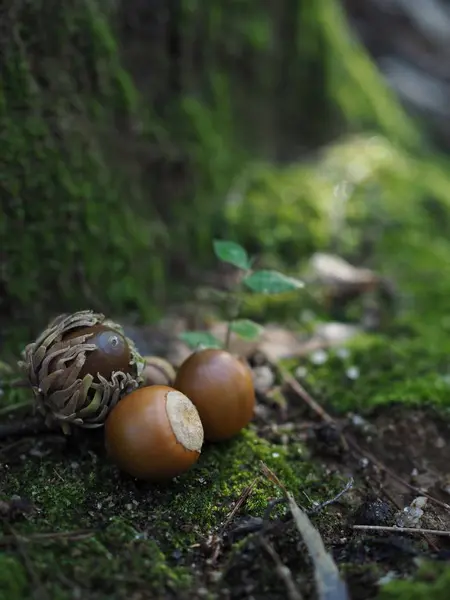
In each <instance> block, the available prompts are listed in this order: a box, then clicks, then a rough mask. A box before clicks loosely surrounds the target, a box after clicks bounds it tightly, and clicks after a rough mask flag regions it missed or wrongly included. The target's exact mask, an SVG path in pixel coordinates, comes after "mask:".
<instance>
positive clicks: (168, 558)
mask: <svg viewBox="0 0 450 600" xmlns="http://www.w3.org/2000/svg"><path fill="white" fill-rule="evenodd" d="M96 439H97V438H96V436H94V438H93V439H92V441H95V440H96ZM92 447H93V446H92V444H89V445H88V446H87V447H86V448H85V449H84V450H83V448H82V447H81V448H80V447H78V446H75V447H73V448H72V449H70V448H69V449H68V450H67V451H66V452H65V453H64V455H63V456H54V455H52V454H49V455H46V456H45V458H42V459H31V458H27V459H26V460H25V461H23V462H22V463H21V464H18V465H14V466H12V467H11V468H10V469H8V471H7V473H6V476H5V479H4V482H3V486H2V491H3V494H4V497H5V498H7V497H9V496H11V495H13V494H18V495H21V496H23V497H27V498H30V499H31V500H32V501H33V503H34V504H35V506H36V509H37V512H36V513H34V514H33V515H31V516H30V517H29V518H28V519H27V521H24V522H20V523H17V524H16V525H15V528H16V531H17V532H18V533H19V534H21V535H23V536H25V537H26V536H30V537H31V541H30V542H29V543H27V552H28V553H29V559H30V560H31V561H32V564H33V568H34V569H35V570H36V573H37V576H38V577H39V578H40V580H41V581H42V582H46V584H47V585H48V586H49V589H50V590H51V591H52V593H54V594H55V597H60V598H69V597H70V596H69V593H68V591H67V589H66V588H67V585H68V582H72V583H73V584H74V585H76V586H80V587H81V589H82V590H83V589H88V588H89V589H92V588H93V587H98V588H100V589H101V590H102V594H104V595H103V596H101V597H106V596H107V594H111V596H108V597H111V598H121V597H124V595H126V594H128V593H131V592H130V590H132V589H133V590H135V589H136V587H137V588H139V587H140V586H142V587H146V588H147V587H148V588H149V589H152V590H159V593H161V591H160V590H161V589H172V590H177V589H178V590H181V589H187V588H188V587H189V585H190V582H191V578H192V573H190V570H189V569H188V568H187V566H186V563H189V558H188V557H189V555H190V553H191V551H192V550H191V548H192V547H195V546H196V545H197V544H199V543H200V542H202V540H204V539H206V537H207V536H208V535H210V534H211V533H214V532H216V531H217V530H218V527H219V526H220V524H221V523H223V521H224V519H225V517H226V516H227V515H228V514H229V512H230V511H231V510H232V508H233V506H234V503H235V502H236V501H237V500H238V499H239V497H240V495H241V494H242V492H243V491H244V490H245V488H246V487H247V486H249V485H251V484H253V485H254V488H253V490H252V493H251V494H250V496H249V498H248V500H247V502H246V504H245V506H244V507H243V508H242V509H241V514H249V515H252V516H261V515H262V514H263V512H264V510H265V508H266V507H267V504H268V502H269V499H270V498H273V497H277V496H278V495H279V491H278V490H277V489H276V488H275V487H274V486H273V484H271V483H270V482H268V481H267V479H265V478H264V477H262V476H261V471H260V464H261V461H264V462H265V463H266V464H267V465H268V466H269V467H270V468H271V469H273V470H274V471H275V473H277V475H278V476H279V477H280V479H281V480H282V481H283V482H284V484H285V485H286V486H287V487H288V488H289V489H291V490H293V491H294V493H295V494H296V495H297V496H298V497H299V501H300V502H302V503H305V504H306V505H307V504H308V501H307V500H306V498H312V499H313V500H319V501H320V500H322V499H324V498H328V497H329V496H330V494H332V493H333V491H334V490H335V489H337V488H338V487H339V486H340V485H342V484H341V483H340V482H339V480H338V478H336V479H332V480H331V481H330V480H329V479H328V480H327V481H325V478H324V477H323V476H322V475H321V471H320V468H318V467H314V466H313V465H311V464H310V463H309V462H308V460H307V454H306V452H305V450H304V448H303V447H302V446H295V445H293V446H290V447H289V448H288V449H286V448H284V447H281V446H277V445H273V444H270V443H268V442H266V441H264V440H262V439H260V438H258V437H257V436H256V435H255V434H254V433H253V432H252V431H244V432H243V433H242V434H241V435H239V436H238V437H237V438H236V439H234V440H232V441H229V442H226V443H223V444H217V445H211V446H207V447H205V449H204V452H203V453H202V456H201V458H200V461H199V463H198V464H197V465H196V466H195V467H194V468H193V469H192V470H191V471H190V472H188V473H187V474H186V475H184V476H182V477H179V478H178V479H177V480H175V481H173V482H170V483H168V484H167V485H150V484H139V485H138V486H136V485H135V484H134V483H133V482H132V481H131V480H130V479H128V478H126V477H122V476H119V474H118V472H117V470H116V469H115V467H113V466H112V465H111V464H110V463H109V462H108V461H107V459H106V458H105V456H104V454H103V452H102V450H101V448H100V447H99V451H98V452H97V453H94V452H93V451H92V450H91V449H89V448H92ZM94 447H95V443H94ZM255 479H256V481H255ZM304 494H306V496H305V495H304ZM80 529H81V530H85V529H88V530H92V532H93V533H92V537H89V538H88V539H83V536H82V535H81V536H80V539H77V534H76V532H77V531H79V530H80ZM71 531H72V532H74V539H72V540H70V539H69V540H66V539H64V537H58V534H60V533H61V532H71ZM48 532H53V533H54V534H55V536H54V539H49V540H38V539H37V540H36V541H33V536H35V535H36V534H39V533H48ZM174 557H176V558H174ZM55 564H57V565H58V574H57V575H56V574H55V566H54V565H55Z"/></svg>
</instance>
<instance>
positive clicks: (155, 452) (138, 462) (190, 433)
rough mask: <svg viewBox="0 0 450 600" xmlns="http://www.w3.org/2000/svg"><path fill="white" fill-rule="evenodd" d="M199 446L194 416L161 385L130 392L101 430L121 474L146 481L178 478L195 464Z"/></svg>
mask: <svg viewBox="0 0 450 600" xmlns="http://www.w3.org/2000/svg"><path fill="white" fill-rule="evenodd" d="M202 444H203V427H202V423H201V421H200V417H199V415H198V411H197V409H196V408H195V406H194V405H193V404H192V402H191V401H190V400H189V398H187V397H186V396H185V395H184V394H182V393H181V392H179V391H177V390H175V389H173V388H171V387H169V386H166V385H151V386H149V387H142V388H139V389H138V390H135V391H134V392H132V393H131V394H129V395H128V396H126V397H125V398H123V399H122V400H121V401H120V402H119V404H118V405H117V406H116V407H114V409H113V410H112V411H111V413H110V414H109V415H108V418H107V420H106V424H105V445H106V450H107V452H108V454H109V456H110V457H111V458H112V460H113V461H114V462H115V463H116V464H117V465H118V466H119V467H120V469H121V470H122V471H125V472H126V473H129V474H130V475H132V476H133V477H137V478H139V479H146V480H148V481H161V480H164V479H171V478H172V477H176V476H177V475H181V474H182V473H184V472H185V471H187V470H188V469H189V468H190V467H191V466H192V465H193V464H195V463H196V462H197V460H198V458H199V456H200V452H201V449H202Z"/></svg>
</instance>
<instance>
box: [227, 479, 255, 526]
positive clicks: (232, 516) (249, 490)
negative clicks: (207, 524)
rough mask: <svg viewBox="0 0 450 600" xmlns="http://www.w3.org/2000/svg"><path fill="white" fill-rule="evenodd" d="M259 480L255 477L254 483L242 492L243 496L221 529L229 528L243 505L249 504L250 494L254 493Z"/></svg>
mask: <svg viewBox="0 0 450 600" xmlns="http://www.w3.org/2000/svg"><path fill="white" fill-rule="evenodd" d="M258 480H259V477H255V479H254V480H253V481H252V483H251V484H250V485H248V486H247V487H246V488H244V489H243V490H242V492H241V495H240V496H239V498H238V500H237V502H236V504H235V505H234V507H233V509H232V510H231V511H230V512H229V513H228V515H227V516H226V518H225V522H224V524H223V525H222V528H221V529H222V531H223V530H225V529H226V528H227V527H228V525H229V524H230V522H231V521H232V520H233V519H234V517H235V516H236V514H237V513H238V512H239V511H240V510H241V508H242V507H243V505H244V504H245V503H246V502H247V499H248V497H249V496H250V494H251V493H252V492H253V490H254V488H255V485H256V484H257V482H258Z"/></svg>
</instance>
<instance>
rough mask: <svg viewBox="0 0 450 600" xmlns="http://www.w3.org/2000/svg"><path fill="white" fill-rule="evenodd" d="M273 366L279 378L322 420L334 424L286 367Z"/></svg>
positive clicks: (331, 418)
mask: <svg viewBox="0 0 450 600" xmlns="http://www.w3.org/2000/svg"><path fill="white" fill-rule="evenodd" d="M272 367H273V368H275V369H277V370H278V372H279V373H280V375H281V378H282V380H283V382H284V383H286V384H287V385H289V386H290V387H291V388H292V389H293V390H294V392H295V393H296V394H297V395H298V396H300V398H301V399H302V400H304V401H305V402H306V404H307V405H308V406H309V407H310V408H311V410H313V411H314V412H315V413H316V415H318V416H319V417H320V418H321V419H322V421H325V422H326V423H329V424H334V423H335V421H334V419H333V417H332V416H331V415H329V414H328V413H327V412H326V411H325V410H324V409H323V408H322V407H321V406H320V404H318V402H316V401H315V400H314V398H313V397H312V396H310V394H308V392H307V391H306V390H305V388H304V387H303V386H302V385H301V384H300V383H299V382H298V381H297V380H296V379H295V377H293V376H292V375H291V374H290V373H289V372H288V371H287V370H286V369H284V368H283V367H281V366H280V365H278V364H276V365H274V364H273V365H272Z"/></svg>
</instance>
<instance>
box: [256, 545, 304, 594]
mask: <svg viewBox="0 0 450 600" xmlns="http://www.w3.org/2000/svg"><path fill="white" fill-rule="evenodd" d="M260 544H261V546H262V548H263V549H264V550H265V551H266V552H267V554H268V555H269V556H270V558H271V559H272V560H273V562H274V563H275V571H276V573H277V575H278V577H279V578H280V579H281V581H282V582H283V583H284V586H285V588H286V593H287V597H288V598H289V600H303V595H302V594H301V593H300V591H299V590H298V589H297V586H296V585H295V581H294V578H293V577H292V573H291V570H290V569H289V568H288V567H286V565H284V564H283V563H282V561H281V559H280V557H279V555H278V553H277V551H276V550H275V548H274V547H273V546H272V544H271V543H270V542H269V541H268V540H266V539H265V538H263V537H261V539H260Z"/></svg>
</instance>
